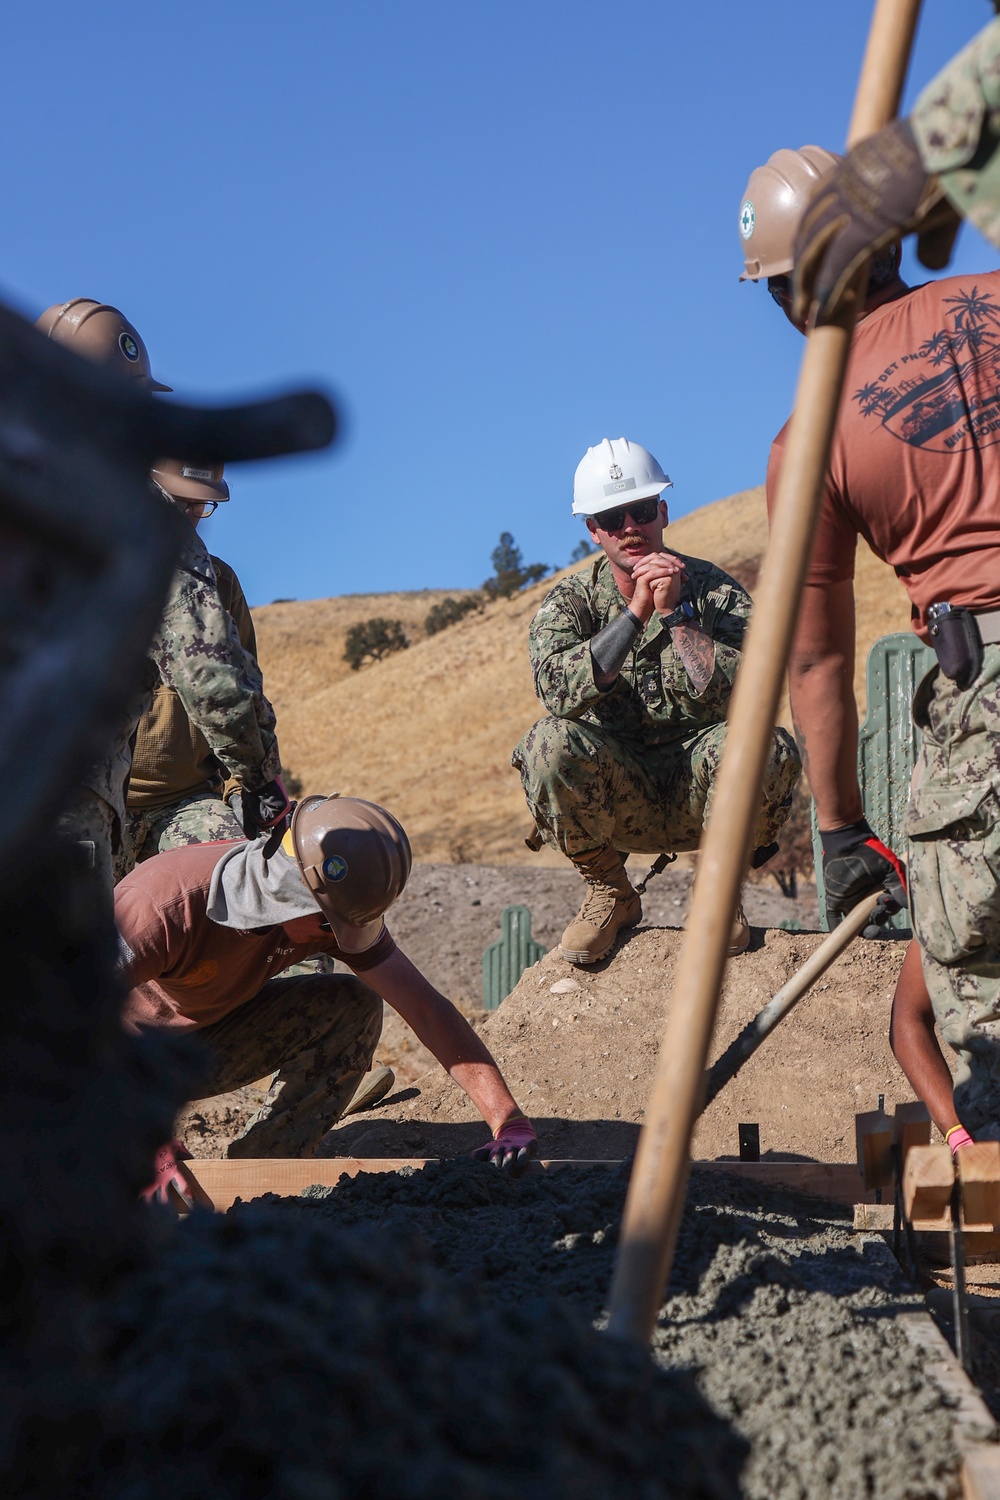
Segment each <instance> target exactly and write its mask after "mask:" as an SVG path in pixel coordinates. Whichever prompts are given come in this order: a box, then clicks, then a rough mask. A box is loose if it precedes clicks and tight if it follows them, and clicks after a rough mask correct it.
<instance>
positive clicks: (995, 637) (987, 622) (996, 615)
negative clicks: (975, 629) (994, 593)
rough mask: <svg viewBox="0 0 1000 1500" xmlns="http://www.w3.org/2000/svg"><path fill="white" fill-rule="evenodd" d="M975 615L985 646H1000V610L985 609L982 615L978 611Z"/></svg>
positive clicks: (980, 636)
mask: <svg viewBox="0 0 1000 1500" xmlns="http://www.w3.org/2000/svg"><path fill="white" fill-rule="evenodd" d="M974 613H975V616H976V624H977V625H978V626H979V638H980V640H981V641H982V643H983V645H984V646H996V645H1000V609H984V610H983V612H982V613H981V614H980V613H978V612H976V611H974Z"/></svg>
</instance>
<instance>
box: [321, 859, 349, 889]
mask: <svg viewBox="0 0 1000 1500" xmlns="http://www.w3.org/2000/svg"><path fill="white" fill-rule="evenodd" d="M346 874H347V860H346V859H343V858H342V857H341V856H340V855H339V854H331V855H330V857H329V859H324V861H323V878H324V880H329V881H330V882H331V883H333V882H336V881H338V880H343V878H344V876H345V875H346Z"/></svg>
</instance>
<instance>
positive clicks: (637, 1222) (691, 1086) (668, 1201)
mask: <svg viewBox="0 0 1000 1500" xmlns="http://www.w3.org/2000/svg"><path fill="white" fill-rule="evenodd" d="M919 10H920V0H877V4H876V9H875V13H874V16H873V19H872V25H871V30H870V33H869V39H868V48H867V51H866V53H865V61H864V64H863V66H862V71H861V78H860V81H859V85H858V93H857V97H856V100H855V105H854V112H853V114H852V117H851V128H850V133H849V139H848V144H850V145H853V144H854V142H855V141H857V140H860V139H861V138H862V136H863V135H868V134H871V133H872V132H873V131H874V130H877V129H879V128H881V126H882V125H885V124H887V123H888V122H889V121H890V120H891V119H892V117H893V116H894V114H895V112H896V109H897V108H898V105H899V98H900V95H901V93H902V87H903V80H904V78H905V75H906V62H907V59H908V57H909V50H910V45H911V43H912V38H913V32H914V29H915V27H916V20H917V16H918V14H919ZM867 279H868V268H867V266H865V267H863V269H862V272H860V273H859V275H858V276H857V277H856V279H855V282H854V284H853V287H852V289H851V291H850V293H849V294H848V295H847V296H846V297H845V298H844V300H843V304H842V307H841V309H840V310H838V312H837V314H836V315H835V317H834V319H833V321H831V322H830V323H828V324H825V325H824V326H822V327H817V328H815V329H813V331H812V332H811V334H810V335H809V340H808V343H807V345H806V352H805V358H804V360H803V362H802V372H801V375H800V378H799V386H798V391H797V394H796V402H795V412H794V414H793V417H792V422H791V426H790V429H789V433H788V443H787V446H786V450H785V459H784V463H783V465H782V471H781V479H780V483H779V486H778V494H777V498H776V503H775V510H774V516H773V519H772V524H771V535H770V541H769V544H768V550H767V554H766V557H765V561H764V568H763V572H762V574H761V580H760V588H759V590H758V594H757V601H756V605H755V608H754V614H753V620H752V622H751V625H750V629H749V631H748V634H747V642H746V649H745V651H744V655H743V663H742V665H741V667H740V670H739V673H738V674H737V678H736V686H735V690H734V692H733V697H732V704H731V709H730V714H729V729H728V733H727V735H726V747H725V752H724V754H723V758H722V764H721V766H720V768H719V775H718V780H717V782H716V787H715V792H714V796H713V805H712V814H711V817H710V819H709V823H708V827H707V828H706V830H705V836H704V839H703V842H702V846H701V854H700V857H699V868H698V878H697V880H696V882H695V888H694V893H693V898H692V902H691V912H690V916H689V919H688V930H687V934H686V938H685V942H684V946H683V948H682V950H681V955H680V959H679V962H678V966H677V975H676V979H675V982H674V992H673V997H672V1000H671V1005H670V1013H669V1016H668V1020H667V1026H666V1031H665V1033H664V1037H663V1042H662V1045H661V1048H660V1056H659V1061H658V1063H657V1069H656V1074H655V1077H654V1080H653V1087H652V1091H651V1094H650V1100H649V1106H648V1108H647V1111H646V1121H645V1124H644V1125H643V1128H642V1133H641V1135H640V1137H639V1146H638V1150H637V1152H636V1160H635V1167H634V1168H633V1172H632V1180H631V1183H630V1184H629V1191H628V1197H627V1199H626V1203H625V1212H624V1215H623V1218H622V1231H621V1241H620V1244H619V1249H618V1256H617V1260H616V1264H615V1276H614V1282H613V1285H612V1289H611V1316H610V1320H609V1324H608V1327H609V1331H610V1332H611V1333H613V1334H617V1335H620V1336H625V1337H631V1338H634V1339H639V1340H641V1341H643V1342H648V1341H649V1338H650V1336H651V1334H652V1331H653V1328H654V1326H655V1321H656V1313H657V1309H658V1307H659V1304H660V1298H661V1295H662V1292H663V1288H664V1286H665V1284H666V1281H667V1277H668V1275H669V1273H670V1264H671V1261H672V1259H673V1253H674V1245H675V1243H676V1239H677V1230H678V1227H679V1225H680V1218H681V1213H682V1211H683V1206H684V1193H685V1188H686V1186H687V1174H688V1155H689V1151H690V1146H691V1133H692V1130H693V1127H694V1122H695V1120H696V1118H697V1115H698V1112H699V1107H700V1104H701V1099H702V1091H703V1088H704V1075H705V1065H706V1062H707V1059H708V1051H709V1047H710V1045H711V1040H712V1031H713V1029H714V1026H715V1016H716V1011H717V1009H718V1001H719V991H720V988H721V983H722V974H723V970H724V968H725V964H726V952H727V948H728V944H729V932H730V927H731V925H732V920H733V914H734V912H735V910H736V903H737V900H738V898H739V893H740V887H741V885H742V881H743V876H744V873H745V870H746V865H747V857H748V854H749V850H750V839H751V834H752V830H753V823H754V819H755V817H756V814H757V807H758V802H759V798H760V788H761V785H762V783H763V778H764V767H765V763H766V758H767V753H768V750H769V747H770V743H771V735H772V733H773V726H774V720H775V716H776V713H777V708H778V699H779V696H780V692H781V686H782V682H783V679H784V674H785V665H786V663H787V661H788V652H789V648H790V646H791V640H792V634H793V631H794V628H795V620H796V616H797V615H798V608H799V600H800V598H801V594H802V584H803V579H804V577H805V571H806V567H807V565H808V561H809V552H810V548H811V545H812V538H813V533H814V531H815V525H816V516H817V514H818V511H819V505H820V499H821V496H822V488H823V480H824V476H825V474H826V468H827V463H828V461H829V456H830V444H831V441H832V438H833V430H834V425H835V423H836V419H837V409H838V407H839V404H840V395H841V390H842V387H843V383H844V371H845V369H846V366H847V358H848V354H849V352H850V346H851V334H852V332H853V329H854V323H855V319H856V317H857V312H858V307H859V304H860V300H861V297H862V296H863V293H864V288H865V286H866V285H867Z"/></svg>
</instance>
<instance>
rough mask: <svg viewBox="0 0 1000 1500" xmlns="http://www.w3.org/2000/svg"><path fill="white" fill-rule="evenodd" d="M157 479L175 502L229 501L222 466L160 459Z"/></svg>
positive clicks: (155, 474)
mask: <svg viewBox="0 0 1000 1500" xmlns="http://www.w3.org/2000/svg"><path fill="white" fill-rule="evenodd" d="M152 474H153V478H154V479H155V480H156V482H157V484H158V485H159V486H160V488H161V489H164V490H166V492H167V494H168V495H173V497H174V499H175V500H196V501H197V500H201V501H207V500H215V501H217V502H218V503H219V504H220V505H221V504H223V503H224V502H225V501H226V500H228V499H229V486H228V484H227V483H226V481H225V480H224V479H223V477H222V464H189V463H185V462H184V460H183V459H180V458H158V459H157V460H156V466H155V467H154V469H153V471H152Z"/></svg>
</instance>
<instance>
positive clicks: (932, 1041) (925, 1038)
mask: <svg viewBox="0 0 1000 1500" xmlns="http://www.w3.org/2000/svg"><path fill="white" fill-rule="evenodd" d="M889 1045H890V1046H891V1047H892V1051H893V1056H894V1057H895V1059H896V1061H897V1062H898V1063H899V1066H900V1067H901V1068H902V1070H903V1072H904V1073H905V1074H906V1076H907V1078H908V1079H909V1081H910V1083H911V1085H912V1086H913V1091H914V1093H915V1094H916V1096H917V1098H918V1099H922V1100H923V1102H924V1104H926V1105H927V1108H928V1110H929V1111H930V1115H931V1119H932V1120H933V1121H934V1124H935V1125H936V1126H937V1128H938V1129H939V1130H940V1132H941V1134H942V1135H946V1134H947V1132H948V1131H949V1130H950V1129H951V1127H952V1126H953V1125H957V1124H958V1123H959V1120H958V1116H957V1114H956V1113H955V1094H954V1090H953V1088H952V1082H951V1074H950V1073H949V1071H948V1064H947V1063H946V1062H945V1060H944V1055H943V1054H942V1052H941V1048H940V1046H939V1044H938V1039H937V1037H936V1036H935V1035H934V1011H933V1010H932V1008H931V997H930V995H929V994H928V993H927V985H926V984H925V982H924V969H923V963H922V961H921V957H920V948H919V946H918V945H917V943H915V942H913V943H910V945H909V947H908V948H907V950H906V957H905V958H904V959H903V967H902V969H901V970H900V973H899V982H898V983H897V985H896V993H895V995H894V996H893V998H892V1020H891V1021H890V1023H889Z"/></svg>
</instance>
